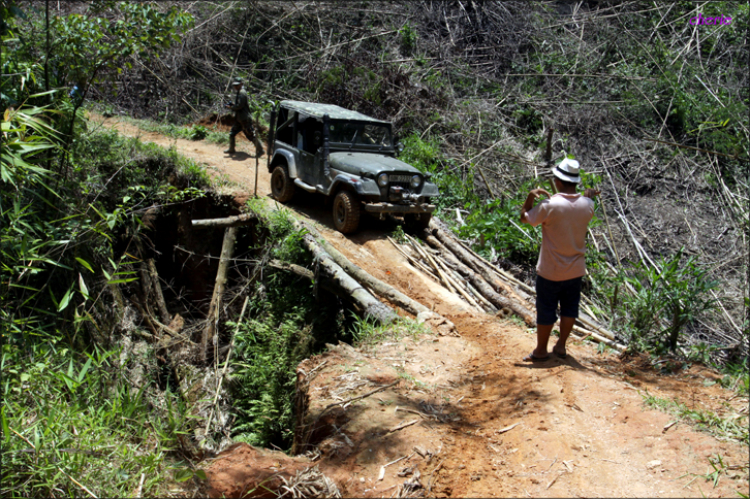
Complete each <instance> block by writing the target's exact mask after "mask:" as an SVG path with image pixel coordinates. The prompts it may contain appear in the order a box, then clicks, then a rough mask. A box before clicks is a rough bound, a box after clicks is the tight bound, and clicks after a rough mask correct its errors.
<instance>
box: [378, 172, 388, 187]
mask: <svg viewBox="0 0 750 499" xmlns="http://www.w3.org/2000/svg"><path fill="white" fill-rule="evenodd" d="M378 185H379V186H380V187H387V186H388V174H387V173H381V174H380V175H378Z"/></svg>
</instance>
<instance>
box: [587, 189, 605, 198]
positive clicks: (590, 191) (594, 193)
mask: <svg viewBox="0 0 750 499" xmlns="http://www.w3.org/2000/svg"><path fill="white" fill-rule="evenodd" d="M601 193H602V192H601V191H600V190H598V189H586V190H584V191H583V196H584V197H587V198H589V199H594V198H595V197H597V196H598V195H599V194H601Z"/></svg>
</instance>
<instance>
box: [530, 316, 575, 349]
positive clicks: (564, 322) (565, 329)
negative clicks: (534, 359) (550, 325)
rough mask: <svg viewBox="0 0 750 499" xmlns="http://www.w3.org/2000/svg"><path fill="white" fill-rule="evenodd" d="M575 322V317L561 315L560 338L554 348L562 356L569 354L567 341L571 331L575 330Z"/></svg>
mask: <svg viewBox="0 0 750 499" xmlns="http://www.w3.org/2000/svg"><path fill="white" fill-rule="evenodd" d="M575 322H576V319H575V317H560V338H558V340H557V343H556V344H555V346H554V347H552V350H553V351H555V352H557V353H559V354H560V355H561V356H565V355H567V352H566V351H565V342H566V341H568V336H570V332H571V331H572V330H573V325H574V324H575ZM545 347H546V345H545ZM535 355H536V354H535Z"/></svg>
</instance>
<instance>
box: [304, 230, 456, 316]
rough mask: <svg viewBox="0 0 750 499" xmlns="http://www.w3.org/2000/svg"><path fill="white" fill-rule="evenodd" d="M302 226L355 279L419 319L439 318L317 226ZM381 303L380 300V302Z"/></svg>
mask: <svg viewBox="0 0 750 499" xmlns="http://www.w3.org/2000/svg"><path fill="white" fill-rule="evenodd" d="M299 225H300V226H301V227H304V228H305V229H306V230H307V231H308V233H309V234H310V235H315V236H317V240H318V241H320V244H321V246H322V247H323V248H324V250H325V251H326V252H327V253H328V254H329V255H330V256H331V258H333V260H334V261H335V262H336V263H337V264H338V265H339V266H340V267H341V268H342V269H343V270H344V271H346V272H347V273H348V274H349V275H351V276H352V277H353V278H354V279H356V280H357V281H359V282H360V283H361V284H363V285H365V286H367V287H368V288H369V289H370V290H372V291H373V292H374V293H376V294H377V295H378V296H382V297H383V298H385V299H386V300H388V301H389V302H391V303H393V304H394V305H397V306H399V307H401V308H402V309H404V310H406V311H407V312H409V313H410V314H412V315H415V316H417V320H418V321H420V322H421V321H425V320H427V319H430V318H432V317H436V318H438V317H439V315H438V314H436V313H435V312H432V311H431V310H430V309H429V308H427V307H426V306H424V305H422V304H421V303H419V302H418V301H416V300H413V299H411V298H409V297H408V296H406V295H405V294H403V293H402V292H401V291H399V290H397V289H396V288H394V287H393V286H391V285H390V284H387V283H385V282H383V281H381V280H380V279H377V278H375V277H373V276H372V275H370V274H369V273H367V272H365V271H364V270H362V269H361V268H360V267H358V266H357V265H354V264H353V263H352V262H351V261H349V259H348V258H346V257H345V256H344V255H343V253H341V252H340V251H339V250H337V249H336V248H334V247H333V245H331V243H329V242H328V241H326V240H325V239H323V237H322V236H321V235H320V233H318V231H317V230H315V228H313V227H311V226H310V225H308V224H304V223H299ZM378 303H380V302H378ZM444 322H445V323H447V324H448V326H449V327H450V328H451V329H455V327H454V326H453V323H451V322H450V321H448V320H447V319H444Z"/></svg>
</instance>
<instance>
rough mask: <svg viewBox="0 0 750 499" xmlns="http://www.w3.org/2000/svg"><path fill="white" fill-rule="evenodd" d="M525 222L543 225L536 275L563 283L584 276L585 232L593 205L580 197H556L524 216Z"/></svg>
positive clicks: (588, 200) (541, 203) (559, 195)
mask: <svg viewBox="0 0 750 499" xmlns="http://www.w3.org/2000/svg"><path fill="white" fill-rule="evenodd" d="M526 217H527V220H528V222H529V223H530V224H531V225H533V226H534V227H536V226H537V225H539V224H542V249H541V251H540V252H539V262H538V263H537V265H536V271H537V274H539V275H540V276H542V277H544V278H545V279H548V280H550V281H566V280H568V279H574V278H576V277H581V276H583V275H585V274H586V258H585V252H586V229H587V228H588V224H589V222H590V221H591V219H592V218H593V217H594V201H592V200H591V199H589V198H587V197H584V196H581V195H580V194H563V193H557V194H555V195H554V196H552V197H551V198H550V199H545V200H543V201H542V202H540V203H539V204H537V205H536V206H535V207H534V208H532V209H531V210H529V211H528V212H526Z"/></svg>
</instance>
